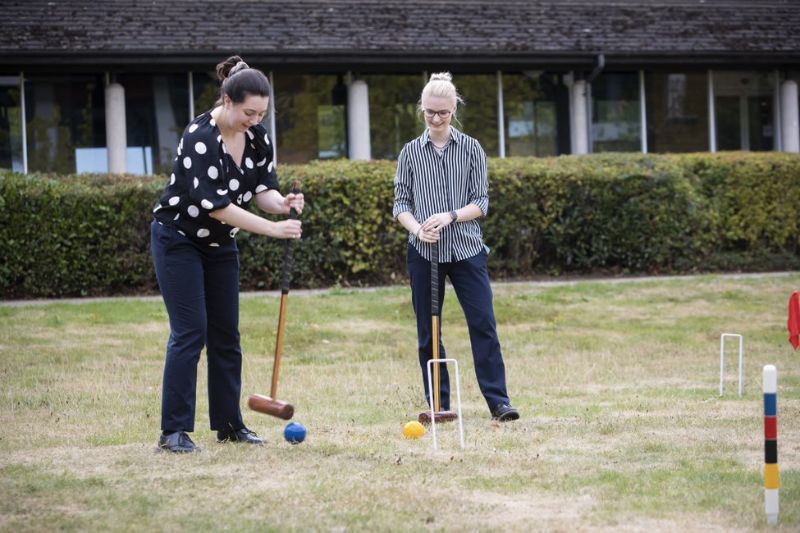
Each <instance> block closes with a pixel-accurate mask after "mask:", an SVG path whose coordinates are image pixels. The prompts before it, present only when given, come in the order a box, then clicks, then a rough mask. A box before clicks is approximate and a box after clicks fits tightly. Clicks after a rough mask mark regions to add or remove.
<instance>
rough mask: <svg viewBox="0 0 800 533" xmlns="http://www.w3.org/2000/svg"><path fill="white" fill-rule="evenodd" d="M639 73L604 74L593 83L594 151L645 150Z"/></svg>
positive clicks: (592, 136)
mask: <svg viewBox="0 0 800 533" xmlns="http://www.w3.org/2000/svg"><path fill="white" fill-rule="evenodd" d="M640 135H641V120H640V109H639V75H638V73H609V74H602V75H600V76H599V77H598V78H597V79H596V80H594V81H593V82H592V135H591V139H592V151H593V152H639V151H640V150H641V137H640Z"/></svg>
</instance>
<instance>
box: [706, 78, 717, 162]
mask: <svg viewBox="0 0 800 533" xmlns="http://www.w3.org/2000/svg"><path fill="white" fill-rule="evenodd" d="M708 151H709V152H716V151H717V116H716V111H715V110H714V71H712V70H709V71H708Z"/></svg>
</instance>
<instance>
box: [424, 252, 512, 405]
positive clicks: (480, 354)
mask: <svg viewBox="0 0 800 533" xmlns="http://www.w3.org/2000/svg"><path fill="white" fill-rule="evenodd" d="M487 258H488V254H487V253H486V251H481V253H479V254H478V255H476V256H474V257H470V258H469V259H464V260H462V261H456V262H453V263H439V310H440V313H441V310H442V306H443V304H444V296H445V294H444V290H445V278H450V283H452V285H453V289H455V291H456V296H457V297H458V301H459V303H460V304H461V308H462V309H463V310H464V316H465V317H466V319H467V328H468V329H469V339H470V344H471V345H472V360H473V362H474V364H475V374H476V375H477V377H478V386H479V387H480V389H481V393H483V397H484V399H485V400H486V404H487V405H488V406H489V410H493V409H494V408H495V407H496V406H497V405H499V404H501V403H510V402H509V398H508V392H507V391H506V369H505V364H504V363H503V354H502V353H501V350H500V340H499V339H498V337H497V323H496V321H495V317H494V304H493V295H492V287H491V285H490V283H489V270H488V268H487ZM408 275H409V278H410V280H411V299H412V304H413V306H414V312H415V313H416V315H417V338H418V341H419V364H420V367H421V369H422V381H423V383H424V387H425V398H426V401H427V402H428V405H430V391H429V390H428V374H427V364H428V361H429V360H430V359H431V358H432V357H433V334H432V331H431V263H430V261H428V260H427V259H425V258H424V257H422V256H421V255H420V254H419V252H417V250H416V248H414V246H413V245H409V246H408ZM443 329H444V325H443V324H442V327H440V329H439V331H440V335H439V341H440V343H439V357H440V358H442V359H444V358H446V357H447V355H446V352H445V348H444V342H442V337H443V335H442V334H441V333H442V331H443ZM453 358H454V359H457V360H458V359H459V355H458V354H456V355H455V356H454V357H453ZM440 369H441V370H440V372H439V393H440V398H439V399H440V403H441V407H442V409H444V410H448V409H450V376H449V373H448V371H447V368H446V365H440Z"/></svg>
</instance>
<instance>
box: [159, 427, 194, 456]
mask: <svg viewBox="0 0 800 533" xmlns="http://www.w3.org/2000/svg"><path fill="white" fill-rule="evenodd" d="M158 449H159V450H161V451H165V452H172V453H192V452H199V451H200V448H198V447H197V446H196V445H195V443H194V442H192V439H190V438H189V435H187V434H186V432H185V431H175V432H173V433H168V434H167V433H162V434H161V436H160V437H159V438H158Z"/></svg>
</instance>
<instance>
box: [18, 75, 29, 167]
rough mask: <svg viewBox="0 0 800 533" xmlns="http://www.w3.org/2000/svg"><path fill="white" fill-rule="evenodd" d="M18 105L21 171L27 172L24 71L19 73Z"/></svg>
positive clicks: (26, 118) (26, 119) (26, 120)
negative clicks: (20, 129)
mask: <svg viewBox="0 0 800 533" xmlns="http://www.w3.org/2000/svg"><path fill="white" fill-rule="evenodd" d="M19 105H20V116H21V117H22V173H23V174H27V173H28V128H27V127H26V124H27V123H28V117H27V116H26V114H25V73H24V72H20V73H19Z"/></svg>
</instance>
